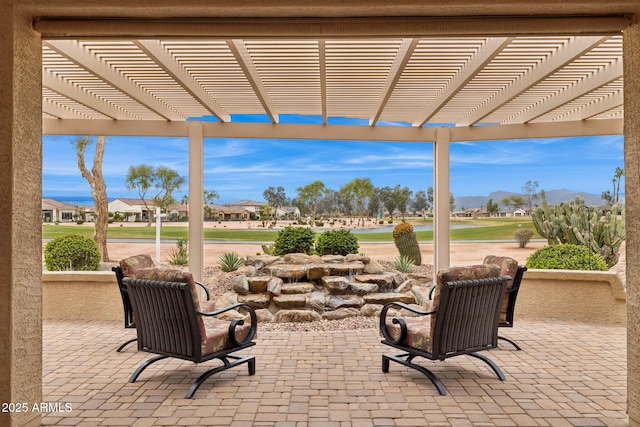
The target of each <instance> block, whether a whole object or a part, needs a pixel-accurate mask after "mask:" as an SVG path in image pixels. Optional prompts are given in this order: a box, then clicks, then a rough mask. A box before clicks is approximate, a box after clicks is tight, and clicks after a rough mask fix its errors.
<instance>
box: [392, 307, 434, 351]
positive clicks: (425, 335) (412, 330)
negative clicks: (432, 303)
mask: <svg viewBox="0 0 640 427" xmlns="http://www.w3.org/2000/svg"><path fill="white" fill-rule="evenodd" d="M431 318H432V317H431V316H426V317H404V318H403V320H404V321H405V323H406V325H407V337H406V338H405V340H404V342H402V343H401V344H402V345H406V346H408V347H413V348H418V349H420V350H423V351H426V352H427V353H431V349H432V346H431V337H432V333H431V327H432V326H431V322H432V320H431ZM386 325H387V330H388V331H389V333H390V334H391V337H392V338H393V339H394V340H396V341H397V340H398V338H400V325H397V324H395V323H392V321H391V319H387V322H386Z"/></svg>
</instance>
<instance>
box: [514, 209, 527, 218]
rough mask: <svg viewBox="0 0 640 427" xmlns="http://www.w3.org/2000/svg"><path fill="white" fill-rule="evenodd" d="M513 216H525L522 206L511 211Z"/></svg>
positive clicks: (525, 212)
mask: <svg viewBox="0 0 640 427" xmlns="http://www.w3.org/2000/svg"><path fill="white" fill-rule="evenodd" d="M513 216H527V211H525V210H524V209H522V208H520V209H516V210H515V211H513Z"/></svg>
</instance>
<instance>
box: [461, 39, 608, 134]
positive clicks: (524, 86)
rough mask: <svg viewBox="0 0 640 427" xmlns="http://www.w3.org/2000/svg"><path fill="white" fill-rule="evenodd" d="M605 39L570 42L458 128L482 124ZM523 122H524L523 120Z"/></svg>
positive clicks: (467, 117)
mask: <svg viewBox="0 0 640 427" xmlns="http://www.w3.org/2000/svg"><path fill="white" fill-rule="evenodd" d="M604 39H605V37H593V36H592V37H577V38H573V39H571V40H569V42H567V44H566V45H564V46H563V47H562V48H560V49H558V50H557V51H556V52H554V53H553V54H551V55H550V56H549V57H548V58H546V59H545V60H544V61H541V62H540V63H538V64H537V65H536V66H535V67H534V68H532V69H531V70H530V71H529V72H527V73H526V74H525V75H524V76H523V77H521V78H519V79H518V80H516V81H515V82H514V83H513V84H511V85H510V86H508V87H506V88H505V89H504V90H502V91H500V92H499V93H497V94H496V95H495V96H493V97H492V98H490V99H489V100H488V101H487V102H485V103H483V104H482V105H481V106H480V107H479V108H477V109H476V110H475V111H473V112H471V113H470V114H468V115H467V116H466V117H465V118H464V119H463V120H460V121H458V123H456V125H458V126H471V125H474V124H476V123H478V122H480V121H481V120H482V119H483V118H485V117H487V116H488V115H490V114H491V113H493V112H494V111H496V110H497V109H498V108H500V107H502V106H503V105H504V104H506V103H507V102H509V101H511V100H512V99H514V98H515V97H517V96H518V95H520V94H521V93H523V92H525V91H526V90H528V89H529V88H531V87H533V86H535V85H536V84H537V83H539V82H540V81H541V80H544V79H545V78H546V77H547V76H549V75H551V74H553V73H554V72H555V71H557V70H559V69H561V68H562V67H564V66H565V65H567V64H568V63H570V62H571V61H573V60H574V59H576V58H577V57H579V56H581V55H582V54H584V53H585V52H587V51H589V50H591V49H593V48H594V47H595V46H597V45H598V44H600V43H602V41H603V40H604ZM521 122H522V120H521Z"/></svg>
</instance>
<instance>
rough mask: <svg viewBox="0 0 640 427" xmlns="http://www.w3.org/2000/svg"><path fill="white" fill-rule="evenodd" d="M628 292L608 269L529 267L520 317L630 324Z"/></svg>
mask: <svg viewBox="0 0 640 427" xmlns="http://www.w3.org/2000/svg"><path fill="white" fill-rule="evenodd" d="M626 309H627V308H626V294H625V292H624V287H623V285H622V282H621V280H620V277H619V276H618V275H617V274H616V273H612V272H608V271H572V270H535V269H530V270H528V271H527V272H526V273H525V274H524V276H523V278H522V284H521V285H520V292H519V293H518V300H517V302H516V310H515V316H516V318H518V317H520V318H540V319H558V320H569V321H578V322H586V323H626Z"/></svg>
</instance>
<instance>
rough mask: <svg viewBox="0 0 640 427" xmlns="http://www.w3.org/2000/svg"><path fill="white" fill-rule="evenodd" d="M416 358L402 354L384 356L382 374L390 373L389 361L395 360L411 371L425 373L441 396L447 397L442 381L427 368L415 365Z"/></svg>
mask: <svg viewBox="0 0 640 427" xmlns="http://www.w3.org/2000/svg"><path fill="white" fill-rule="evenodd" d="M403 357H405V358H406V359H403ZM414 357H416V356H415V355H411V354H409V353H402V354H397V355H394V354H383V355H382V372H385V373H386V372H389V361H390V360H393V361H394V362H396V363H399V364H401V365H404V366H406V367H408V368H411V369H415V370H416V371H418V372H421V373H423V374H424V375H426V376H427V378H429V379H430V380H431V382H432V383H433V385H435V386H436V388H437V389H438V393H440V395H441V396H446V395H447V389H446V388H445V387H444V384H442V382H441V381H440V379H439V378H438V377H437V376H436V375H435V374H434V373H433V372H431V371H430V370H428V369H427V368H425V367H423V366H420V365H418V364H416V363H413V362H412V360H413V358H414Z"/></svg>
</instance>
